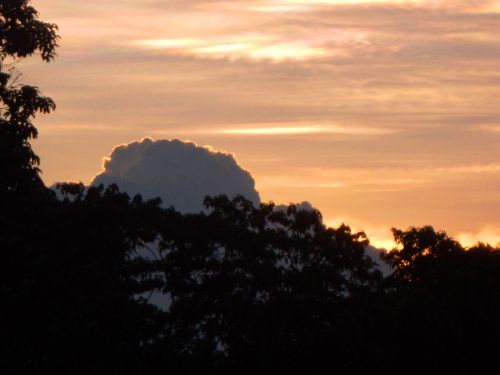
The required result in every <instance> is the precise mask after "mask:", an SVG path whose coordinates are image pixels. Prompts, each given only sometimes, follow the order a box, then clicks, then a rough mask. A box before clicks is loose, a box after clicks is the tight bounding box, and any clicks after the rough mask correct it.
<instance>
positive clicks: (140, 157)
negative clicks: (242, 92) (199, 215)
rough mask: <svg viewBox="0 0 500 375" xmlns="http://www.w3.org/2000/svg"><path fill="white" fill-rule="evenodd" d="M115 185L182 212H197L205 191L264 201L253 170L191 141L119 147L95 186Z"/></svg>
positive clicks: (95, 182) (200, 207)
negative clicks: (256, 188) (253, 176)
mask: <svg viewBox="0 0 500 375" xmlns="http://www.w3.org/2000/svg"><path fill="white" fill-rule="evenodd" d="M111 183H116V184H118V186H119V187H120V189H121V190H124V191H126V192H128V193H129V194H141V195H142V196H143V197H145V198H154V197H160V198H161V199H162V200H163V203H164V205H165V206H174V207H175V208H176V209H177V210H178V211H180V212H183V213H187V212H193V213H195V212H199V211H201V210H203V199H204V197H205V196H207V195H211V196H214V195H220V194H225V195H227V196H229V197H233V196H235V195H238V194H241V195H243V196H245V197H246V198H247V199H249V200H251V201H252V202H254V203H256V204H258V203H259V202H260V198H259V194H258V193H257V191H256V190H255V182H254V180H253V178H252V176H251V175H250V173H249V172H248V171H246V170H244V169H243V168H242V167H241V166H239V165H238V163H237V161H236V160H235V158H234V157H233V156H232V155H230V154H227V153H224V152H218V151H212V150H210V149H208V148H205V147H199V146H197V145H195V144H194V143H191V142H182V141H180V140H177V139H174V140H171V141H170V140H158V141H154V140H152V139H149V138H146V139H143V140H142V141H138V142H133V143H129V144H127V145H121V146H118V147H116V148H115V149H114V150H113V152H112V153H111V155H110V156H109V157H108V158H107V159H106V161H105V163H104V172H102V173H101V174H99V175H98V176H96V177H95V179H94V180H93V181H92V185H98V184H104V185H108V184H111Z"/></svg>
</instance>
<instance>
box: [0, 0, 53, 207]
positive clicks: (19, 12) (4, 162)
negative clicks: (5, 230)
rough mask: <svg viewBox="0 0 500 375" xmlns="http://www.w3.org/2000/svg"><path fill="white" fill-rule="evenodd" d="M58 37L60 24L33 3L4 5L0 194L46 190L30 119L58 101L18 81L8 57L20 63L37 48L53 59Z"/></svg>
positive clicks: (19, 0)
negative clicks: (43, 18)
mask: <svg viewBox="0 0 500 375" xmlns="http://www.w3.org/2000/svg"><path fill="white" fill-rule="evenodd" d="M58 38H59V37H58V35H57V26H56V25H53V24H49V23H44V22H42V21H40V20H38V12H37V11H36V10H35V9H34V8H33V7H32V6H30V5H29V1H27V0H5V1H2V2H1V3H0V105H1V107H0V108H1V109H0V111H1V112H0V172H1V174H2V179H1V180H0V193H1V194H0V195H1V196H2V197H7V196H9V198H8V200H10V199H12V197H13V195H14V194H22V195H27V194H33V193H35V192H36V193H37V194H39V193H41V192H43V191H44V190H45V189H44V187H43V183H42V181H41V179H40V176H39V172H40V170H39V168H38V165H39V162H40V160H39V158H38V156H37V155H36V154H35V153H34V152H33V150H32V148H31V144H30V140H31V139H33V138H36V137H37V135H38V132H37V129H36V128H35V126H34V125H33V123H32V119H33V118H34V116H35V114H36V113H37V112H42V113H48V112H50V111H51V110H53V109H55V103H54V102H53V101H52V99H50V98H48V97H44V96H41V95H40V93H39V91H38V88H37V87H34V86H28V85H21V84H18V83H17V79H16V78H17V77H15V76H14V77H13V76H12V74H13V73H14V74H15V70H14V69H8V65H10V64H8V63H7V59H9V58H10V59H11V61H16V59H19V58H24V57H27V56H31V55H32V54H33V53H36V52H39V53H40V54H41V58H42V59H43V60H44V61H50V60H52V59H53V58H54V56H55V49H56V47H57V40H58ZM6 69H7V70H6ZM25 198H26V197H25Z"/></svg>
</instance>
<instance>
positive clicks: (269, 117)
mask: <svg viewBox="0 0 500 375" xmlns="http://www.w3.org/2000/svg"><path fill="white" fill-rule="evenodd" d="M32 3H33V6H34V7H35V8H37V9H38V10H39V11H40V18H41V19H42V20H44V21H50V22H54V23H56V24H58V25H59V28H60V34H61V37H62V39H61V41H60V48H59V50H58V52H59V56H58V57H57V59H56V60H55V61H54V62H53V63H51V64H44V63H42V62H41V61H39V59H30V60H26V61H24V62H22V63H20V64H18V66H17V67H18V69H19V70H20V71H21V72H23V80H24V81H25V82H26V83H29V84H35V85H37V86H39V87H40V89H41V90H42V92H43V93H44V94H45V95H48V96H51V97H53V98H54V100H55V101H56V103H57V105H58V108H57V111H56V112H54V113H53V114H50V115H48V116H40V117H39V118H37V125H38V127H39V130H40V138H39V140H38V141H36V142H35V150H36V151H37V152H38V154H39V155H40V156H41V158H42V170H43V172H44V173H43V177H44V180H45V182H46V183H47V184H52V183H54V182H56V181H68V180H74V181H83V182H85V183H89V182H90V181H91V180H92V179H93V177H94V176H95V175H97V174H99V173H100V172H101V171H102V160H103V157H105V156H107V155H109V154H110V153H111V151H112V150H113V148H114V147H115V146H116V145H119V144H122V143H129V142H132V141H134V140H140V139H142V138H144V137H151V138H154V139H173V138H178V139H181V140H191V141H193V142H195V143H197V144H198V145H210V146H211V147H212V148H213V149H215V150H224V151H227V152H228V153H232V154H234V155H235V157H236V159H237V160H238V163H239V164H240V165H241V166H242V167H243V168H245V169H247V170H248V171H249V172H250V173H251V174H252V176H253V178H254V179H255V181H256V188H257V190H258V191H259V192H260V195H261V198H262V200H264V201H269V200H272V201H274V202H276V203H289V202H300V201H309V202H311V204H312V205H313V206H315V207H317V208H318V209H320V210H321V212H322V213H323V216H324V219H325V221H326V223H328V224H330V225H337V224H339V223H341V222H346V223H347V224H350V225H351V226H352V227H353V229H355V230H365V231H366V232H367V234H368V235H369V237H370V239H371V240H372V242H373V243H374V244H375V245H378V246H386V247H387V246H390V238H391V235H390V228H391V227H398V228H403V229H406V227H408V226H410V225H415V226H421V225H425V224H432V225H434V226H435V227H436V228H437V229H443V230H446V231H447V232H449V233H450V234H451V235H454V236H456V237H457V238H458V239H459V240H461V241H463V242H464V243H465V244H466V245H470V244H472V243H473V242H474V241H477V240H483V241H489V242H492V243H494V244H496V242H499V241H500V194H499V190H500V147H499V145H500V38H499V35H500V1H487V0H457V1H453V0H448V1H444V0H443V1H438V0H436V1H431V0H428V1H426V0H408V1H398V0H392V1H391V0H386V1H384V0H371V1H370V0H353V1H347V0H345V1H344V0H309V1H308V0H261V1H256V0H254V1H251V0H232V1H229V0H228V1H218V0H205V1H196V0H174V1H168V0H85V1H79V0H74V1H68V0H34V1H32Z"/></svg>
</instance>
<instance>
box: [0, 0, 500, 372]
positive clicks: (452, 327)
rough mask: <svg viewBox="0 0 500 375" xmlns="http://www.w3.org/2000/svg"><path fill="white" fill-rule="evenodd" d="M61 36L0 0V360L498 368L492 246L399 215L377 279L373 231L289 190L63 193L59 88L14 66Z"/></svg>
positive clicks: (31, 368)
mask: <svg viewBox="0 0 500 375" xmlns="http://www.w3.org/2000/svg"><path fill="white" fill-rule="evenodd" d="M57 41H58V35H57V27H56V26H55V25H52V24H47V23H44V22H42V21H40V20H39V19H38V13H37V12H36V10H35V9H34V8H32V7H31V6H30V4H29V1H28V0H2V1H1V2H0V106H1V107H0V108H1V113H0V251H1V258H0V298H1V306H2V307H1V310H0V311H1V315H0V338H1V342H2V344H1V347H0V348H1V350H0V373H2V374H4V373H5V374H39V373H51V372H52V373H59V372H61V373H62V372H66V373H82V374H92V373H111V374H147V373H150V374H165V373H168V372H172V373H200V372H203V373H211V372H214V373H215V372H218V373H220V372H230V371H231V372H238V373H255V372H257V371H267V370H299V371H308V372H310V373H325V372H330V373H354V372H358V371H364V372H367V371H370V372H379V371H380V372H382V371H384V372H390V373H393V372H409V373H424V372H427V373H434V372H437V371H440V372H444V373H458V372H459V371H460V372H461V371H464V370H465V371H471V372H472V371H475V372H477V371H480V370H481V369H483V370H484V369H491V370H495V369H498V368H499V363H498V361H499V360H498V350H499V349H500V345H499V342H498V337H500V328H499V316H500V315H499V314H500V276H499V271H500V249H498V248H493V247H491V246H489V245H484V244H478V245H477V246H475V247H473V248H470V249H464V248H463V247H462V246H461V245H460V244H459V243H458V242H456V241H455V240H453V239H452V238H450V237H448V236H447V235H446V233H444V232H436V231H434V229H433V228H431V227H423V228H410V229H408V230H406V231H400V230H394V238H395V240H396V242H397V243H398V245H399V247H398V249H395V250H393V251H391V252H389V253H387V254H385V255H384V257H383V258H384V260H385V261H386V262H388V263H389V264H390V265H391V266H392V268H393V272H392V274H391V275H389V276H387V277H384V276H383V275H382V274H381V273H380V272H379V271H378V269H377V267H376V264H374V262H373V261H372V260H371V259H370V258H369V257H368V256H367V255H366V254H365V247H366V246H367V245H368V239H367V238H366V236H365V235H364V233H353V232H351V230H350V228H349V227H348V226H345V225H343V226H340V227H339V228H336V229H333V228H328V227H326V226H325V225H324V224H323V222H322V219H321V214H320V213H319V212H318V211H314V210H301V209H299V208H298V207H296V206H294V205H290V206H288V207H287V208H285V209H282V208H277V207H275V206H274V205H273V204H272V203H266V204H261V205H260V206H259V207H255V206H253V205H252V203H251V202H249V201H248V200H246V199H245V198H243V197H236V198H234V199H228V198H227V197H224V196H220V197H212V198H207V199H206V202H205V203H206V206H207V209H208V210H207V213H200V214H190V215H181V214H180V213H178V212H176V211H175V209H173V208H168V209H165V208H162V206H161V202H160V201H159V200H147V201H144V200H143V199H142V198H141V197H140V196H135V197H130V196H128V195H127V194H126V193H124V192H121V191H120V190H119V189H118V187H117V186H113V185H112V186H108V187H102V186H101V187H90V188H85V187H84V186H83V185H81V184H64V185H61V186H59V191H60V192H59V198H57V197H56V195H55V193H54V192H53V191H52V190H50V189H48V188H47V187H45V186H44V184H43V182H42V180H41V178H40V170H39V158H38V157H37V155H36V154H35V153H34V151H33V150H32V148H31V144H30V141H31V140H32V139H33V138H36V136H37V130H36V128H35V126H34V125H33V123H32V121H33V118H34V116H35V115H36V114H37V113H40V112H41V113H46V112H50V111H51V110H53V109H54V108H55V104H54V102H53V101H52V100H51V99H50V98H47V97H43V96H41V94H40V93H39V91H38V89H37V88H36V87H31V86H27V85H22V84H19V83H18V82H17V81H16V73H15V71H13V70H12V69H11V66H12V65H11V64H12V62H15V60H17V59H19V58H25V57H28V56H30V55H32V54H39V55H40V56H41V58H42V59H43V60H45V61H50V60H51V59H52V58H54V56H55V49H56V47H57ZM152 295H155V296H156V297H157V298H158V296H160V298H162V299H163V300H164V305H165V306H166V308H160V307H159V306H158V305H156V304H154V303H152V302H151V301H152V299H151V296H152Z"/></svg>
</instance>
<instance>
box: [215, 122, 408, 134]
mask: <svg viewBox="0 0 500 375" xmlns="http://www.w3.org/2000/svg"><path fill="white" fill-rule="evenodd" d="M262 125H265V126H262ZM397 131H398V130H397V129H390V128H377V127H363V126H341V125H307V124H295V125H285V124H282V125H280V124H260V126H258V127H256V126H255V125H254V126H248V125H239V126H238V127H233V128H224V129H213V130H208V131H207V132H208V133H213V134H225V135H255V136H272V135H306V134H340V135H352V136H371V135H383V134H393V133H396V132H397Z"/></svg>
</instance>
